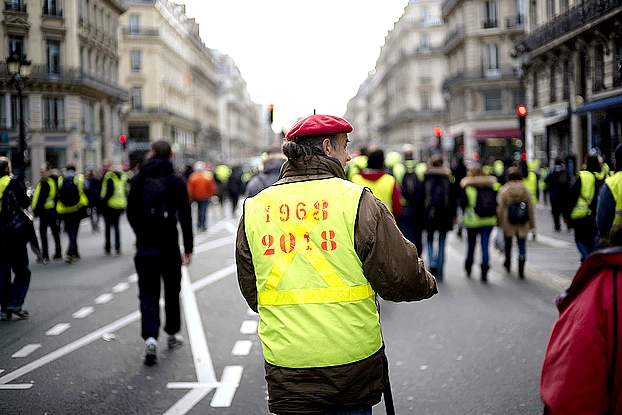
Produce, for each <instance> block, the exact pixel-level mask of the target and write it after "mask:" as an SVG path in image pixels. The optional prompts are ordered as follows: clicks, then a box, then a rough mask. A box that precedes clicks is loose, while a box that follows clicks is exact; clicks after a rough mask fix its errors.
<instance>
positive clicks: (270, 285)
mask: <svg viewBox="0 0 622 415" xmlns="http://www.w3.org/2000/svg"><path fill="white" fill-rule="evenodd" d="M351 131H352V126H351V125H350V123H349V122H347V121H346V120H344V119H343V118H340V117H333V116H330V115H312V116H310V117H307V118H305V119H303V120H301V121H299V122H298V123H297V124H295V125H294V126H293V127H292V128H291V129H290V130H289V132H288V133H287V136H286V138H287V142H286V143H285V144H284V145H283V153H284V154H285V156H286V157H287V161H286V162H285V164H284V165H283V168H282V169H281V177H280V179H279V181H277V182H276V183H275V185H274V186H270V187H268V188H267V189H265V190H264V191H263V192H260V193H259V194H258V195H257V196H255V197H253V198H249V199H246V201H245V202H244V213H243V216H242V218H241V219H240V223H239V227H238V234H237V243H236V247H237V250H236V262H237V268H238V282H239V284H240V290H241V291H242V294H243V295H244V298H245V299H246V301H247V303H248V305H249V307H250V308H251V309H252V310H254V311H258V312H259V317H260V323H259V337H260V338H261V342H262V348H263V354H264V358H265V360H266V364H265V370H266V380H267V381H268V407H269V409H270V412H271V413H274V414H279V415H281V414H318V415H319V414H322V415H324V414H327V413H330V414H365V415H370V414H371V413H372V406H373V405H375V404H377V403H378V402H380V400H381V397H382V393H383V392H384V393H385V401H390V399H389V398H388V397H389V396H390V393H389V391H390V388H389V385H388V376H389V374H388V362H387V358H386V355H385V352H384V342H383V341H382V334H381V332H380V316H379V312H378V308H377V307H376V293H377V294H378V295H380V296H381V297H382V298H384V299H385V300H388V301H396V302H397V301H417V300H422V299H425V298H430V297H432V296H433V295H434V294H436V292H437V289H436V281H435V280H434V277H433V276H432V275H431V274H430V273H428V272H426V270H425V268H424V265H423V261H422V260H421V259H420V258H419V257H418V255H417V250H416V248H415V246H414V245H413V244H412V243H410V242H409V241H407V240H406V239H405V238H404V236H403V235H402V234H401V232H400V231H399V229H398V228H397V225H396V224H395V220H394V218H393V215H392V214H391V213H390V212H389V211H388V210H387V208H386V206H385V205H384V204H383V203H382V202H381V201H380V200H379V199H378V198H376V197H374V196H373V195H372V194H371V193H370V192H369V190H368V189H367V188H365V187H363V186H359V185H356V184H354V183H351V182H349V181H348V180H347V179H346V173H345V171H344V168H345V166H346V163H347V161H348V160H349V159H350V156H349V155H348V152H347V150H346V146H347V143H348V141H349V139H348V135H347V133H349V132H351ZM288 212H289V214H288Z"/></svg>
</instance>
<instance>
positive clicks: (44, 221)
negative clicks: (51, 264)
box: [39, 209, 63, 259]
mask: <svg viewBox="0 0 622 415" xmlns="http://www.w3.org/2000/svg"><path fill="white" fill-rule="evenodd" d="M48 228H50V230H51V231H52V238H54V248H55V256H62V254H63V253H62V250H61V246H60V232H59V229H58V215H57V214H56V212H55V211H53V210H52V209H48V210H45V211H43V213H41V216H39V234H40V235H41V252H42V254H43V258H46V259H49V258H50V255H49V248H48Z"/></svg>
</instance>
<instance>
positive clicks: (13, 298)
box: [0, 243, 31, 312]
mask: <svg viewBox="0 0 622 415" xmlns="http://www.w3.org/2000/svg"><path fill="white" fill-rule="evenodd" d="M11 270H13V273H14V274H15V278H13V279H12V278H11ZM30 275H31V273H30V268H29V267H28V251H27V249H26V244H21V243H20V244H13V245H7V246H2V247H1V249H0V308H1V309H2V312H5V311H6V310H7V307H10V308H11V310H10V311H18V310H20V309H21V308H22V304H24V299H25V298H26V292H28V287H29V286H30ZM11 280H12V281H11Z"/></svg>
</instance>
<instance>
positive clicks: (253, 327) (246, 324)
mask: <svg viewBox="0 0 622 415" xmlns="http://www.w3.org/2000/svg"><path fill="white" fill-rule="evenodd" d="M258 324H259V322H258V321H257V320H244V321H243V322H242V326H241V327H240V333H241V334H257V325H258Z"/></svg>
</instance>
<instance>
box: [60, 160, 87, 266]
mask: <svg viewBox="0 0 622 415" xmlns="http://www.w3.org/2000/svg"><path fill="white" fill-rule="evenodd" d="M87 187H88V182H87V181H86V180H84V175H83V174H76V168H75V166H74V165H72V164H68V165H67V166H65V170H64V171H63V175H62V176H61V177H59V179H58V200H57V201H56V213H58V215H59V218H60V220H61V221H62V222H63V223H64V227H65V232H67V235H68V236H69V247H68V248H67V256H66V259H65V262H67V263H68V264H73V263H75V262H76V261H77V260H78V259H80V253H79V252H78V230H79V229H80V221H81V220H82V219H84V218H86V217H87V213H86V208H87V206H88V205H89V200H88V198H87V197H86V194H85V193H84V192H85V190H87Z"/></svg>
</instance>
